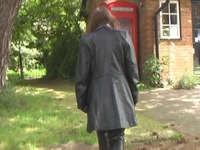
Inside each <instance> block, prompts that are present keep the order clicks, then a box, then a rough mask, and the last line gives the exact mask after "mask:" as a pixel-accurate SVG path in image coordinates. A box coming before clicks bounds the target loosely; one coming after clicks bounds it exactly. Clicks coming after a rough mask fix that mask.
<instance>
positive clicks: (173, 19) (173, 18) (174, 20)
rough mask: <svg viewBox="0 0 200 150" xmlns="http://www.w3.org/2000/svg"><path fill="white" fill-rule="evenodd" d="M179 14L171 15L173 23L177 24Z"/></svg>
mask: <svg viewBox="0 0 200 150" xmlns="http://www.w3.org/2000/svg"><path fill="white" fill-rule="evenodd" d="M177 23H178V21H177V15H171V24H177Z"/></svg>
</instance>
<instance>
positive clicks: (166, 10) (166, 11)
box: [161, 3, 169, 13]
mask: <svg viewBox="0 0 200 150" xmlns="http://www.w3.org/2000/svg"><path fill="white" fill-rule="evenodd" d="M163 4H164V3H162V4H161V5H163ZM162 12H163V13H168V12H169V8H168V7H165V8H164V9H163V10H162Z"/></svg>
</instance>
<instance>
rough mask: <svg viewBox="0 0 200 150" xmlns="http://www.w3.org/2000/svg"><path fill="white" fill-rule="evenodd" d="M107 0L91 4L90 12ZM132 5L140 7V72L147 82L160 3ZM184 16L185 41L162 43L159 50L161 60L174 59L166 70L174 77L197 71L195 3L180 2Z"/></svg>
mask: <svg viewBox="0 0 200 150" xmlns="http://www.w3.org/2000/svg"><path fill="white" fill-rule="evenodd" d="M105 1H106V0H96V1H91V5H90V12H92V11H93V10H94V9H95V8H96V7H97V6H98V5H99V4H100V3H101V2H105ZM121 1H123V0H121ZM124 1H125V0H124ZM129 2H133V3H134V4H136V5H138V21H139V27H138V28H139V70H140V77H141V80H145V78H146V76H145V75H144V73H143V70H144V66H145V62H146V60H147V59H148V57H149V56H150V55H151V54H153V53H154V51H155V27H154V26H155V25H154V18H153V17H154V14H155V12H156V10H157V9H158V8H159V0H129ZM180 14H181V19H180V21H181V35H182V38H181V39H178V40H160V47H159V48H160V60H162V57H163V56H170V63H169V64H168V65H167V67H166V69H167V72H168V74H169V75H170V77H172V78H177V77H180V76H181V75H182V74H183V73H184V72H185V71H186V70H191V71H192V70H193V45H192V20H191V0H180ZM158 26H159V25H158ZM166 76H168V75H166V74H165V78H166Z"/></svg>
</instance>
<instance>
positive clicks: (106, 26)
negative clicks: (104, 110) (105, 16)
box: [95, 24, 113, 31]
mask: <svg viewBox="0 0 200 150" xmlns="http://www.w3.org/2000/svg"><path fill="white" fill-rule="evenodd" d="M101 28H113V27H111V26H110V25H109V24H103V25H99V26H98V27H97V28H96V30H95V31H97V30H99V29H101Z"/></svg>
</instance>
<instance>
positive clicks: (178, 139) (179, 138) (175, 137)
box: [172, 133, 185, 142]
mask: <svg viewBox="0 0 200 150" xmlns="http://www.w3.org/2000/svg"><path fill="white" fill-rule="evenodd" d="M184 139H185V138H184V136H183V135H182V134H179V133H175V134H174V135H173V136H172V140H174V141H176V142H181V141H183V140H184Z"/></svg>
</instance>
